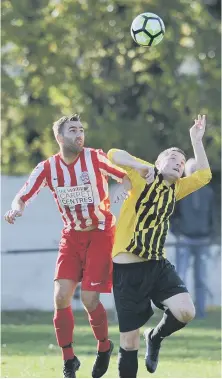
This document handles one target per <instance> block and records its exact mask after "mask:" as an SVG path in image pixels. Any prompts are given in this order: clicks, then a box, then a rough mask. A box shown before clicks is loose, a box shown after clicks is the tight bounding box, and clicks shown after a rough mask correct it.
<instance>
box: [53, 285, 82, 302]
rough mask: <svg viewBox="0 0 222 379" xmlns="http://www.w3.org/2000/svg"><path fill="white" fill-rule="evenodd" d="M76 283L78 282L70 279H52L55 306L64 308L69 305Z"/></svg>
mask: <svg viewBox="0 0 222 379" xmlns="http://www.w3.org/2000/svg"><path fill="white" fill-rule="evenodd" d="M77 285H78V282H75V281H73V280H70V279H56V280H55V281H54V304H55V308H58V309H60V308H66V307H68V306H69V305H70V303H71V300H72V297H73V295H74V291H75V289H76V287H77Z"/></svg>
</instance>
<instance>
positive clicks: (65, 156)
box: [60, 147, 80, 164]
mask: <svg viewBox="0 0 222 379" xmlns="http://www.w3.org/2000/svg"><path fill="white" fill-rule="evenodd" d="M79 154H80V153H73V152H72V151H70V150H67V149H66V148H64V147H62V148H61V147H60V157H61V158H62V160H63V161H64V162H65V163H66V164H71V163H73V162H74V161H75V160H76V159H77V158H78V156H79Z"/></svg>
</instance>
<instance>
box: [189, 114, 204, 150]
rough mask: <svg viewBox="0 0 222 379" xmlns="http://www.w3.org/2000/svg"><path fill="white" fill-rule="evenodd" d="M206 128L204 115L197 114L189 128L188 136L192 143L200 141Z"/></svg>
mask: <svg viewBox="0 0 222 379" xmlns="http://www.w3.org/2000/svg"><path fill="white" fill-rule="evenodd" d="M205 129H206V116H205V115H203V116H201V115H200V114H198V118H197V120H196V119H195V121H194V125H193V126H192V127H191V128H190V138H191V142H192V143H197V142H201V141H202V138H203V135H204V133H205Z"/></svg>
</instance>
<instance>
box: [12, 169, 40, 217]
mask: <svg viewBox="0 0 222 379" xmlns="http://www.w3.org/2000/svg"><path fill="white" fill-rule="evenodd" d="M45 185H46V177H45V170H44V162H41V163H39V164H38V165H37V166H36V167H35V169H34V170H33V171H32V173H31V175H30V176H29V178H28V180H27V181H26V183H25V184H24V186H23V187H22V189H21V190H20V191H19V192H18V193H17V194H16V196H15V198H14V199H13V201H12V204H11V209H10V210H9V211H7V212H6V214H5V220H6V221H7V222H8V223H9V224H14V223H15V220H16V217H21V216H22V214H23V211H24V209H25V206H26V205H27V204H28V203H30V202H31V201H32V200H33V199H34V198H35V197H36V196H37V194H38V193H39V191H40V190H41V188H42V187H44V186H45Z"/></svg>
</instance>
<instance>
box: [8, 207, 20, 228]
mask: <svg viewBox="0 0 222 379" xmlns="http://www.w3.org/2000/svg"><path fill="white" fill-rule="evenodd" d="M21 216H22V212H21V211H13V210H12V209H11V210H10V211H8V212H6V214H5V216H4V217H5V221H7V222H8V223H9V224H14V223H15V220H16V217H21Z"/></svg>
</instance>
